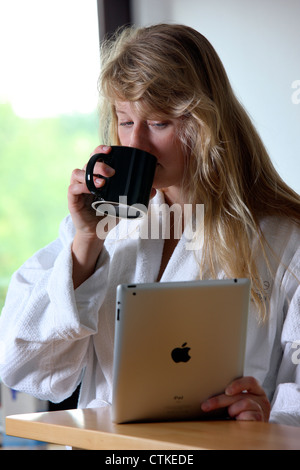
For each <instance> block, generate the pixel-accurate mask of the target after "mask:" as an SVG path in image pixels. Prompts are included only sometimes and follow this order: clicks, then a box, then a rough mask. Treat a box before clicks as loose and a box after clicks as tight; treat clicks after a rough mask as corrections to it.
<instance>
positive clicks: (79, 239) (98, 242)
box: [68, 145, 115, 289]
mask: <svg viewBox="0 0 300 470" xmlns="http://www.w3.org/2000/svg"><path fill="white" fill-rule="evenodd" d="M110 151H111V147H107V146H102V145H100V146H99V147H97V148H96V149H95V150H94V152H93V153H92V154H91V157H92V155H95V154H96V153H105V154H107V153H109V152H110ZM85 168H86V166H85V167H84V168H83V169H82V170H79V169H76V170H74V171H73V172H72V176H71V182H70V186H69V190H68V207H69V211H70V214H71V217H72V220H73V224H74V226H75V229H76V233H75V237H74V240H73V243H72V258H73V284H74V288H75V289H76V288H77V287H79V286H80V285H81V284H82V283H83V282H84V281H86V279H88V278H89V277H90V276H91V275H92V274H93V272H94V271H95V267H96V263H97V259H98V257H99V255H100V253H101V250H102V247H103V243H104V241H103V240H102V239H99V238H98V236H97V232H96V228H97V224H98V222H99V220H100V218H99V217H98V216H97V215H96V211H95V210H94V209H93V208H92V207H91V204H92V201H93V196H92V195H91V193H90V191H89V190H88V188H87V186H86V183H85ZM114 173H115V170H113V168H111V167H109V166H108V165H106V164H105V163H102V162H97V163H96V164H95V174H100V175H103V176H105V177H110V176H113V174H114ZM94 183H95V186H96V187H98V188H100V187H101V186H103V184H105V180H104V179H101V178H97V177H95V179H94Z"/></svg>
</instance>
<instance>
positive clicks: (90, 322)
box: [0, 192, 300, 425]
mask: <svg viewBox="0 0 300 470" xmlns="http://www.w3.org/2000/svg"><path fill="white" fill-rule="evenodd" d="M163 202H164V201H163V196H162V194H161V193H160V192H158V193H157V195H156V196H155V198H154V199H153V200H152V202H151V210H150V211H149V218H150V214H153V213H154V212H155V207H160V206H161V204H163ZM136 224H137V223H136V222H132V223H129V226H130V227H129V231H128V225H127V222H126V221H124V222H123V221H121V222H120V224H119V225H118V227H117V228H116V229H114V230H112V231H111V232H110V235H109V236H108V237H107V239H106V241H105V248H104V249H103V250H102V253H101V255H100V257H99V259H98V262H97V266H96V270H95V273H94V274H93V275H92V276H91V277H90V278H89V279H88V280H86V281H85V282H84V283H83V284H82V285H81V286H79V287H78V288H77V289H76V290H75V291H74V288H73V283H72V256H71V244H72V240H73V237H74V227H73V224H72V221H71V219H70V217H67V218H66V219H65V220H64V221H63V222H62V224H61V227H60V234H59V238H58V239H57V240H56V241H54V242H53V243H51V244H50V245H48V246H47V247H45V248H43V249H42V250H40V251H39V252H37V253H36V254H35V255H34V256H33V257H32V258H30V259H29V260H28V261H27V262H25V263H24V265H23V266H22V267H21V268H20V269H19V270H18V271H17V272H16V273H15V274H14V275H13V277H12V280H11V283H10V286H9V290H8V294H7V298H6V303H5V306H4V308H3V311H2V314H1V317H0V341H1V343H0V344H3V345H4V348H2V349H3V351H4V357H3V358H2V359H3V360H2V364H0V377H1V379H2V380H3V382H4V383H6V384H7V385H8V386H10V387H12V388H14V389H17V390H20V391H24V392H25V393H29V394H31V395H34V396H36V397H38V398H40V399H46V400H50V401H53V402H60V401H62V400H64V399H65V398H67V397H68V396H70V395H71V394H72V393H73V391H74V390H75V388H76V387H77V386H78V385H79V384H80V383H81V391H80V398H79V403H78V406H79V407H80V408H86V407H96V406H101V405H103V404H106V403H111V396H112V362H113V343H114V321H115V295H116V287H117V285H118V284H121V283H140V282H155V281H156V279H157V276H158V273H159V269H160V263H161V256H162V250H163V243H164V242H163V237H160V238H158V239H157V238H152V239H151V238H150V239H149V237H148V238H142V237H141V236H139V235H138V232H135V227H136V226H137V225H136ZM138 224H148V221H147V219H146V220H144V221H142V222H139V223H138ZM145 227H146V225H144V229H145ZM261 227H262V230H263V232H264V234H265V236H266V238H267V240H268V242H269V244H270V246H271V247H272V249H273V250H274V251H275V252H276V254H277V255H278V258H279V260H281V262H282V263H280V262H279V261H278V260H275V259H274V258H273V261H272V266H271V268H272V272H273V273H274V274H275V280H274V282H273V281H272V279H271V277H270V273H269V270H268V269H267V267H266V266H265V263H264V261H263V258H262V256H261V255H260V256H259V254H258V264H259V270H260V276H261V277H262V279H263V281H264V287H265V295H266V297H268V298H269V300H270V313H269V319H268V321H267V322H266V323H265V324H263V325H260V324H259V323H258V321H257V315H256V311H255V307H254V304H253V303H251V307H250V314H249V321H248V332H247V347H246V360H245V371H244V373H245V375H252V376H254V377H256V378H257V379H258V380H259V382H260V383H261V385H262V386H263V387H264V389H265V391H266V393H267V395H268V397H269V399H270V401H271V404H272V412H271V421H274V422H279V423H285V424H293V425H300V365H299V363H300V345H298V343H297V341H298V342H299V343H300V286H299V282H298V281H297V279H296V278H295V276H294V275H293V274H292V273H291V272H290V270H291V271H292V272H293V273H294V274H295V275H296V276H298V279H299V278H300V267H299V266H300V230H299V227H298V228H297V227H295V226H294V225H293V224H291V223H289V222H286V221H285V222H284V221H283V220H280V219H277V218H267V219H265V220H263V221H262V222H261ZM117 233H118V238H119V239H118V240H116V239H115V238H116V234H117ZM120 233H121V235H122V236H121V237H120ZM135 233H136V235H135ZM126 235H127V236H126ZM120 238H121V239H120ZM187 242H188V240H187V239H186V237H185V234H183V235H182V237H181V238H180V240H179V242H178V245H177V246H176V248H175V250H174V252H173V255H172V257H171V259H170V261H169V263H168V265H167V267H166V269H165V271H164V273H163V276H162V278H161V282H164V281H185V280H194V279H197V278H198V276H199V265H198V262H197V257H198V258H199V257H200V256H201V250H199V251H198V252H197V253H196V252H195V251H194V250H187ZM253 249H255V248H253ZM218 277H219V278H222V277H224V274H223V273H222V272H220V273H219V276H218ZM297 348H298V349H299V353H298V349H297ZM220 353H221V352H220Z"/></svg>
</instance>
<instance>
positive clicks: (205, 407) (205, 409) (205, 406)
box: [201, 401, 210, 411]
mask: <svg viewBox="0 0 300 470" xmlns="http://www.w3.org/2000/svg"><path fill="white" fill-rule="evenodd" d="M201 409H202V411H209V410H210V405H209V403H208V402H207V401H205V402H203V403H202V405H201Z"/></svg>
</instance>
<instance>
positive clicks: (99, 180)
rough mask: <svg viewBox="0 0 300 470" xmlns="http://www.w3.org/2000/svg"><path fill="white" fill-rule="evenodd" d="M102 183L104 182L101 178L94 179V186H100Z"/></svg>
mask: <svg viewBox="0 0 300 470" xmlns="http://www.w3.org/2000/svg"><path fill="white" fill-rule="evenodd" d="M103 182H104V180H103V179H101V178H96V179H95V184H96V185H97V186H102V184H103Z"/></svg>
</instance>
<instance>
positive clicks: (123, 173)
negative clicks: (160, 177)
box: [85, 146, 157, 219]
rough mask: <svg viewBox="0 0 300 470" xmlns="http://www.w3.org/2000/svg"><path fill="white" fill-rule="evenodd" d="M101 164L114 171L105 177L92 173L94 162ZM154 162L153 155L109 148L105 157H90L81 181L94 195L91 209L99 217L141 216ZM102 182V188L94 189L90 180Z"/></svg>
mask: <svg viewBox="0 0 300 470" xmlns="http://www.w3.org/2000/svg"><path fill="white" fill-rule="evenodd" d="M98 161H101V162H104V163H106V164H107V165H109V166H110V167H112V168H113V169H114V170H115V174H114V175H113V176H111V177H109V178H106V177H104V176H102V175H98V174H97V175H95V174H94V167H95V164H96V162H98ZM156 164H157V159H156V157H155V156H154V155H152V154H150V153H148V152H145V151H144V150H139V149H136V148H133V147H121V146H112V147H111V152H110V153H108V154H103V153H97V154H95V155H93V156H92V157H91V158H90V160H89V162H88V164H87V167H86V176H85V181H86V185H87V188H88V189H89V191H90V192H91V193H92V194H93V195H94V196H95V199H94V202H93V203H92V206H93V208H94V209H95V210H96V211H97V213H98V214H100V215H111V216H115V217H122V218H127V219H136V218H139V217H143V216H144V215H145V214H146V213H147V209H148V204H149V200H150V193H151V188H152V184H153V179H154V173H155V169H156ZM95 176H96V177H98V178H103V179H105V180H106V181H105V185H104V186H102V187H101V188H96V186H95V184H94V177H95Z"/></svg>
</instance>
